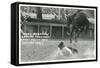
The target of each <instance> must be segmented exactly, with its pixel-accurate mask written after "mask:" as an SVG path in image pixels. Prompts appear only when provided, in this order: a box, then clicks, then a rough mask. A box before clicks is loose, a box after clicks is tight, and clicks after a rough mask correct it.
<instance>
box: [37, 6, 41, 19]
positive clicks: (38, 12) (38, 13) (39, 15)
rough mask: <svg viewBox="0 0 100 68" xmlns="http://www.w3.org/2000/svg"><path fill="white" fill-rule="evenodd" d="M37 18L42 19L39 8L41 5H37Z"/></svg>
mask: <svg viewBox="0 0 100 68" xmlns="http://www.w3.org/2000/svg"><path fill="white" fill-rule="evenodd" d="M37 19H42V9H41V7H37Z"/></svg>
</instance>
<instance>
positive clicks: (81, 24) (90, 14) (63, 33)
mask: <svg viewBox="0 0 100 68" xmlns="http://www.w3.org/2000/svg"><path fill="white" fill-rule="evenodd" d="M18 9H19V11H18V12H19V23H18V24H19V27H18V28H19V43H18V44H19V51H18V52H19V55H18V56H19V64H26V63H46V62H50V63H51V62H62V61H65V62H67V61H84V60H96V59H97V55H96V48H97V47H96V9H95V8H88V7H86V8H84V7H71V6H70V7H69V6H68V7H63V6H52V5H51V6H50V5H49V6H46V5H29V4H28V5H27V4H19V8H18Z"/></svg>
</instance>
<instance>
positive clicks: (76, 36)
mask: <svg viewBox="0 0 100 68" xmlns="http://www.w3.org/2000/svg"><path fill="white" fill-rule="evenodd" d="M74 36H75V42H77V38H78V35H77V33H76V32H75V35H74Z"/></svg>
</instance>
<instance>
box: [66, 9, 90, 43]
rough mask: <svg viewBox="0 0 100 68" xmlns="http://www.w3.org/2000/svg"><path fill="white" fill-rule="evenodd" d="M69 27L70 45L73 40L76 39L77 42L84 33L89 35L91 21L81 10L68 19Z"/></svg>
mask: <svg viewBox="0 0 100 68" xmlns="http://www.w3.org/2000/svg"><path fill="white" fill-rule="evenodd" d="M67 23H68V24H67V27H68V28H69V39H70V43H72V39H73V38H74V39H75V42H77V38H78V37H79V35H80V34H81V33H82V32H85V33H87V30H88V29H89V20H88V18H87V16H86V14H85V13H83V12H82V11H81V10H78V11H77V12H76V13H75V14H73V15H70V16H68V17H67Z"/></svg>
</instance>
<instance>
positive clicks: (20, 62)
mask: <svg viewBox="0 0 100 68" xmlns="http://www.w3.org/2000/svg"><path fill="white" fill-rule="evenodd" d="M20 6H34V7H51V8H69V9H83V10H86V9H87V10H89V9H90V10H94V11H95V12H94V13H95V39H94V41H95V42H94V45H95V46H96V9H93V8H83V7H62V6H61V7H60V6H44V5H28V4H27V5H25V4H19V23H18V24H19V64H25V63H46V62H60V61H78V60H79V61H81V60H94V59H96V58H86V59H67V60H51V61H50V60H47V61H27V62H22V61H21V39H20V38H21V37H20V31H21V29H20V27H21V25H20V21H21V20H20V17H21V16H20V11H21V10H20Z"/></svg>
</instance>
